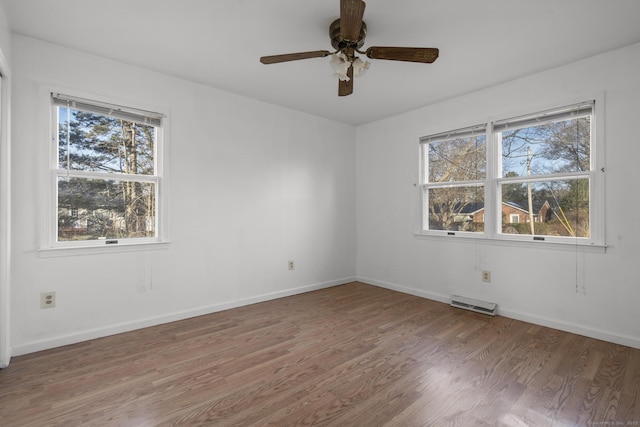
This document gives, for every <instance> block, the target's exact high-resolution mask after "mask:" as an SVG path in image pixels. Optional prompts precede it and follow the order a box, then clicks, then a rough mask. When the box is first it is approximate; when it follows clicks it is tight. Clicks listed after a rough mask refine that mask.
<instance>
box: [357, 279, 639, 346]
mask: <svg viewBox="0 0 640 427" xmlns="http://www.w3.org/2000/svg"><path fill="white" fill-rule="evenodd" d="M357 280H358V281H359V282H362V283H366V284H369V285H373V286H378V287H381V288H385V289H391V290H394V291H398V292H403V293H406V294H409V295H415V296H418V297H423V298H427V299H430V300H434V301H439V302H443V303H446V304H449V303H450V302H451V298H450V296H448V295H447V296H445V295H441V294H437V293H433V292H427V291H424V290H421V289H414V288H408V287H405V286H400V285H397V284H394V283H386V282H381V281H379V280H375V279H369V278H367V277H358V279H357ZM497 314H498V316H503V317H508V318H509V319H515V320H521V321H523V322H527V323H533V324H535V325H539V326H545V327H548V328H553V329H558V330H561V331H565V332H571V333H573V334H577V335H582V336H585V337H589V338H595V339H598V340H602V341H607V342H611V343H614V344H620V345H625V346H627V347H633V348H637V349H640V338H637V337H630V336H626V335H620V334H616V333H614V332H611V331H605V330H601V329H596V328H592V327H587V326H582V325H577V324H573V323H569V322H564V321H560V320H555V319H550V318H547V317H542V316H537V315H533V314H530V313H523V312H520V311H517V310H512V309H509V308H504V307H501V306H500V305H498V312H497Z"/></svg>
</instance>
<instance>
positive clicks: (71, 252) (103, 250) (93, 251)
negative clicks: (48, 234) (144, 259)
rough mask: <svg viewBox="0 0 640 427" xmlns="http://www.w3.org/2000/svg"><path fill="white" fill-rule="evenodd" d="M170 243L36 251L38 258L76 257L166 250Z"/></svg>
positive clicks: (123, 244)
mask: <svg viewBox="0 0 640 427" xmlns="http://www.w3.org/2000/svg"><path fill="white" fill-rule="evenodd" d="M170 244H171V242H144V243H118V244H117V245H104V246H103V245H89V246H60V247H54V248H41V249H38V256H39V257H40V258H53V257H64V256H78V255H101V254H112V253H122V252H144V251H157V250H164V249H168V248H169V245H170Z"/></svg>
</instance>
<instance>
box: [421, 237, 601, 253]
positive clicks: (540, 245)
mask: <svg viewBox="0 0 640 427" xmlns="http://www.w3.org/2000/svg"><path fill="white" fill-rule="evenodd" d="M413 235H414V237H415V238H416V239H420V240H440V241H443V240H448V241H451V242H459V243H475V244H478V243H482V244H486V245H489V246H507V247H519V248H527V249H545V250H561V251H572V252H584V253H602V254H603V253H605V252H606V250H607V246H606V245H597V244H585V243H569V242H566V243H565V242H547V241H536V240H529V241H524V240H508V239H497V238H490V237H480V236H478V237H471V236H461V235H455V236H449V235H444V234H422V233H414V234H413Z"/></svg>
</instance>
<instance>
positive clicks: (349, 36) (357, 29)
mask: <svg viewBox="0 0 640 427" xmlns="http://www.w3.org/2000/svg"><path fill="white" fill-rule="evenodd" d="M365 6H366V5H365V2H364V1H362V0H340V18H338V19H336V20H335V21H333V23H332V24H331V25H330V26H329V37H330V39H331V46H333V47H334V49H336V50H335V51H334V52H330V51H328V50H314V51H310V52H298V53H285V54H282V55H271V56H263V57H261V58H260V62H262V63H263V64H276V63H279V62H288V61H297V60H299V59H309V58H324V57H325V56H329V55H332V58H331V66H332V68H333V69H334V71H335V73H336V76H337V77H338V79H339V81H338V95H339V96H347V95H350V94H351V93H353V77H354V76H356V77H357V76H361V75H362V74H363V73H364V72H365V71H366V70H367V69H368V68H369V62H368V61H362V60H361V59H360V58H358V57H357V56H356V53H359V54H362V55H366V56H367V58H371V59H389V60H392V61H407V62H422V63H425V64H430V63H432V62H433V61H435V60H436V59H437V58H438V54H439V50H438V49H437V48H432V47H389V46H386V47H385V46H371V47H369V48H368V49H367V50H366V51H361V50H360V49H361V48H362V46H363V45H364V39H365V37H366V35H367V25H366V24H365V23H364V21H363V20H362V18H363V16H364V8H365Z"/></svg>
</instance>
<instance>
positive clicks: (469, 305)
mask: <svg viewBox="0 0 640 427" xmlns="http://www.w3.org/2000/svg"><path fill="white" fill-rule="evenodd" d="M451 307H456V308H462V309H465V310H471V311H475V312H477V313H482V314H488V315H490V316H495V315H496V311H497V310H498V305H497V304H496V303H493V302H486V301H480V300H477V299H473V298H467V297H461V296H460V295H453V296H451Z"/></svg>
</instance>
